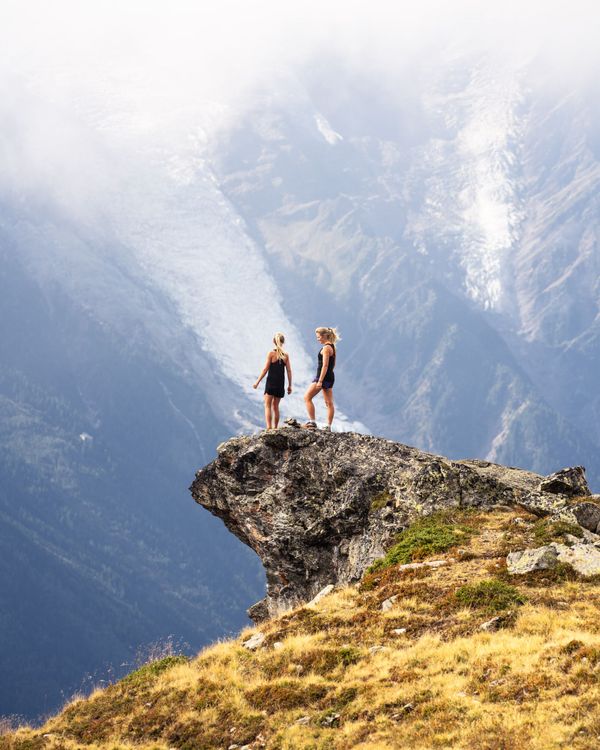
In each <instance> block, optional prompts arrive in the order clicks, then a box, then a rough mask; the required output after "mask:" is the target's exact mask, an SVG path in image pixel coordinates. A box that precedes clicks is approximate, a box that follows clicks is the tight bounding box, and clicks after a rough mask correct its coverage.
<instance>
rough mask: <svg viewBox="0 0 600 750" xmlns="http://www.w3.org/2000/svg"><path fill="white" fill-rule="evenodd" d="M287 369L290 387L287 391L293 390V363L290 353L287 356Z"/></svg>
mask: <svg viewBox="0 0 600 750" xmlns="http://www.w3.org/2000/svg"><path fill="white" fill-rule="evenodd" d="M285 369H286V372H287V378H288V389H287V392H288V393H291V392H292V365H291V363H290V355H289V354H288V355H287V357H286V358H285Z"/></svg>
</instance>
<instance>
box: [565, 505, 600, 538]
mask: <svg viewBox="0 0 600 750" xmlns="http://www.w3.org/2000/svg"><path fill="white" fill-rule="evenodd" d="M571 513H573V515H574V516H575V518H576V519H577V523H578V524H579V525H580V526H581V527H583V528H584V529H587V530H588V531H592V532H594V533H596V531H597V529H598V526H600V505H596V503H590V502H583V503H577V505H572V506H571Z"/></svg>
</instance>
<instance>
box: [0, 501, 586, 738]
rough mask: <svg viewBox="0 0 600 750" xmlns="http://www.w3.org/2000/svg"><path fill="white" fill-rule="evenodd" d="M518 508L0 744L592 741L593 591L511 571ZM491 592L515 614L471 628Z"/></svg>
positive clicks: (524, 531) (520, 535)
mask: <svg viewBox="0 0 600 750" xmlns="http://www.w3.org/2000/svg"><path fill="white" fill-rule="evenodd" d="M515 515H516V514H514V513H506V512H505V513H493V514H483V513H482V514H479V515H473V514H471V516H470V517H469V518H468V523H469V525H470V526H472V527H473V528H474V529H475V531H478V532H479V533H475V534H473V535H472V536H471V539H470V541H469V542H467V543H466V544H463V547H464V552H465V554H463V555H459V554H458V553H457V552H456V550H453V551H452V553H448V555H447V556H448V564H447V565H446V566H444V567H440V568H437V569H430V568H429V569H423V570H416V571H400V569H399V568H398V567H397V566H390V567H388V568H386V569H385V570H380V571H376V572H375V573H374V574H372V575H371V576H368V577H367V579H365V583H367V584H368V585H365V586H364V587H361V588H353V587H349V588H346V589H343V590H340V591H336V592H334V593H333V594H331V595H330V596H328V597H326V598H325V599H323V600H322V601H321V602H320V604H319V605H317V606H316V607H315V608H314V609H313V608H306V607H299V608H297V609H295V610H292V611H290V612H288V613H286V614H284V615H282V616H280V617H278V618H276V619H273V620H271V621H269V622H267V623H264V624H263V625H261V627H260V630H261V631H262V632H263V633H264V634H265V636H266V639H265V643H266V645H265V646H264V647H263V648H261V649H259V650H257V651H255V652H250V651H248V650H247V649H244V648H243V647H242V643H243V641H244V640H246V639H247V638H248V637H249V636H250V635H251V634H252V633H253V632H255V631H256V630H257V629H256V628H247V629H246V630H244V632H243V633H241V634H240V637H239V638H238V639H236V640H233V641H228V642H221V643H217V644H215V645H213V646H211V647H210V648H207V649H205V650H204V651H203V652H202V653H200V654H199V655H198V656H197V657H196V658H194V659H192V660H190V661H187V660H183V659H173V658H172V657H169V658H170V659H171V660H170V661H167V660H165V659H163V660H160V661H159V662H154V663H153V664H150V665H147V666H145V667H142V668H141V669H140V670H138V671H137V672H135V673H133V674H132V675H130V676H129V677H128V678H126V679H125V680H122V681H121V682H119V683H117V684H115V685H113V686H111V687H109V688H107V689H105V690H99V691H96V692H95V693H94V694H93V695H92V696H90V697H89V698H88V699H79V700H76V701H74V702H71V703H70V704H69V705H68V706H67V707H66V708H65V709H64V710H63V712H62V713H61V714H59V715H58V716H56V717H54V718H52V719H50V720H49V721H48V722H47V723H46V724H45V725H44V727H42V728H41V729H39V730H33V729H27V728H24V729H20V730H18V731H17V732H16V733H12V734H8V735H5V736H4V737H1V738H0V748H2V750H37V749H38V748H39V749H40V750H41V749H42V748H44V749H45V748H49V749H50V750H59V748H64V749H65V750H71V749H74V748H83V747H86V748H95V749H96V750H120V749H121V748H123V749H125V748H127V749H128V750H129V749H130V748H133V747H136V748H140V749H143V750H150V749H151V748H152V749H153V750H166V748H184V749H187V750H192V748H193V750H196V749H198V750H203V749H205V750H208V749H209V748H229V747H231V746H235V745H237V746H238V747H242V746H243V745H245V744H249V745H251V747H252V748H257V749H258V748H261V747H265V748H273V749H274V750H284V749H285V748H287V749H289V750H302V749H305V750H309V748H310V750H315V749H316V748H322V749H323V750H325V749H329V750H344V749H347V750H351V749H352V750H354V749H355V748H364V749H365V750H366V749H367V748H368V749H369V750H374V749H375V748H390V749H391V748H398V747H410V748H412V749H414V750H421V749H423V750H424V749H425V748H427V750H430V749H431V748H449V747H452V748H465V750H466V749H467V748H468V750H473V749H480V750H487V749H488V748H489V749H490V750H491V749H492V748H494V749H496V748H514V749H515V750H517V748H518V749H519V750H520V749H521V748H524V747H527V748H534V749H542V748H544V749H545V748H574V750H580V749H582V748H592V747H596V746H598V743H599V742H600V719H598V715H597V711H596V709H595V708H594V707H595V706H597V705H598V702H599V701H600V617H599V614H600V587H599V586H598V584H597V583H595V582H586V581H582V580H571V579H565V580H561V579H556V580H554V579H552V580H550V579H547V578H540V577H538V578H536V577H535V576H533V577H527V578H523V579H522V580H521V579H518V578H517V579H515V578H511V579H510V581H508V582H506V581H505V580H504V578H505V577H506V572H505V567H504V566H503V555H504V554H505V550H506V546H507V544H510V545H511V546H512V545H513V544H515V543H517V544H520V545H524V544H534V543H535V536H536V533H535V528H534V526H535V524H534V519H526V520H527V523H526V525H525V526H524V525H523V524H516V525H515V524H513V518H514V517H515ZM522 515H523V514H521V516H522ZM537 528H539V526H538V527H537ZM538 536H539V533H538ZM507 540H508V541H507ZM515 540H516V542H515ZM436 556H439V553H436ZM491 572H494V575H498V576H500V578H490V575H491ZM490 580H493V581H494V584H493V586H492V587H491V588H490V585H489V581H490ZM486 582H487V583H486ZM492 589H493V591H492ZM461 590H462V591H465V590H466V591H469V592H471V594H473V596H474V599H473V601H471V600H469V601H467V600H464V599H463V600H461V597H460V596H459V597H457V592H458V591H461ZM482 592H483V593H482ZM490 592H491V594H494V596H495V595H497V594H502V596H508V600H510V601H508V600H507V602H506V603H507V604H508V605H509V606H510V607H514V610H515V613H516V615H515V619H514V621H512V620H511V621H510V623H509V624H508V626H507V627H505V628H504V629H501V630H499V631H497V632H491V633H490V632H484V631H482V630H481V629H480V626H481V624H482V623H483V622H484V621H485V620H486V619H488V618H489V617H490V616H491V612H490V610H494V609H495V607H492V606H488V605H489V602H488V601H487V599H486V597H487V595H488V594H490ZM507 592H508V594H507ZM391 596H394V597H396V599H395V600H394V602H393V606H392V607H391V608H390V609H388V610H387V611H383V610H382V609H381V604H382V602H383V601H384V600H385V599H387V598H389V597H391ZM478 597H483V598H482V599H478ZM516 605H518V606H516Z"/></svg>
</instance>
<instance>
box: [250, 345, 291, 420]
mask: <svg viewBox="0 0 600 750" xmlns="http://www.w3.org/2000/svg"><path fill="white" fill-rule="evenodd" d="M273 343H274V344H275V349H272V350H271V351H270V352H269V353H268V354H267V361H266V362H265V366H264V367H263V371H262V372H261V374H260V376H259V378H258V380H257V381H256V383H254V385H253V386H252V387H253V388H255V389H256V388H258V384H259V383H260V381H261V380H262V379H263V378H264V376H265V375H266V376H267V382H266V385H265V422H266V423H267V430H271V429H273V428H275V429H277V427H278V426H279V402H280V401H281V399H282V398H283V397H284V396H285V372H287V377H288V387H287V392H288V393H291V392H292V366H291V364H290V355H289V354H288V353H287V352H285V351H284V350H283V344H284V343H285V336H284V335H283V333H276V334H275V335H274V336H273Z"/></svg>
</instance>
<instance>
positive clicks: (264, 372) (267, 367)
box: [252, 352, 271, 390]
mask: <svg viewBox="0 0 600 750" xmlns="http://www.w3.org/2000/svg"><path fill="white" fill-rule="evenodd" d="M270 364H271V352H269V353H268V354H267V361H266V362H265V366H264V367H263V369H262V372H261V374H260V375H259V376H258V380H257V381H256V383H254V385H253V386H252V387H253V388H254V389H255V390H256V388H258V384H259V383H260V381H261V380H262V379H263V378H264V376H265V375H266V374H267V373H268V372H269V365H270Z"/></svg>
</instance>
